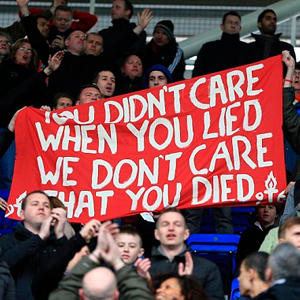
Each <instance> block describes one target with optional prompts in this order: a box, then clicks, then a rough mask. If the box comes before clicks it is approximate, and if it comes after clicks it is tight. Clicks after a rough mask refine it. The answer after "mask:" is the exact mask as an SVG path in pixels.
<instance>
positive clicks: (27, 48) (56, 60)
mask: <svg viewBox="0 0 300 300" xmlns="http://www.w3.org/2000/svg"><path fill="white" fill-rule="evenodd" d="M62 57H63V52H62V51H60V52H57V53H56V54H55V55H53V56H52V57H50V59H49V64H48V66H47V67H46V68H45V69H44V70H43V71H41V72H39V73H38V72H37V64H38V58H37V54H36V52H35V50H34V49H33V48H32V47H31V44H30V43H29V41H28V40H27V39H21V40H18V41H17V42H16V43H15V44H14V45H13V46H12V50H11V57H10V59H9V60H7V61H5V62H4V63H2V64H1V66H0V82H1V87H0V107H1V121H0V126H3V127H6V126H7V124H8V123H9V120H10V119H11V118H12V116H13V115H14V113H15V112H16V111H17V110H18V109H20V108H22V107H24V106H31V105H33V106H35V107H40V106H42V105H43V104H46V103H45V99H46V92H47V88H46V84H45V80H46V78H47V76H49V75H50V74H52V72H53V71H55V70H56V69H57V68H58V67H59V66H60V63H61V60H62Z"/></svg>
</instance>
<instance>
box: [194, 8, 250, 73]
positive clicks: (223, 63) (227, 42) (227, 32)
mask: <svg viewBox="0 0 300 300" xmlns="http://www.w3.org/2000/svg"><path fill="white" fill-rule="evenodd" d="M220 29H221V30H222V36H221V39H220V40H216V41H212V42H208V43H206V44H204V45H203V46H202V48H201V49H200V51H199V53H198V55H197V60H196V62H195V66H194V70H193V77H196V76H200V75H204V74H209V73H213V72H218V71H222V70H225V69H230V68H234V67H238V66H241V65H244V64H246V63H248V62H249V50H248V49H249V47H248V44H247V43H244V42H242V41H240V32H241V29H242V27H241V16H240V14H239V13H238V12H236V11H229V12H227V13H225V14H224V16H223V20H222V24H221V25H220Z"/></svg>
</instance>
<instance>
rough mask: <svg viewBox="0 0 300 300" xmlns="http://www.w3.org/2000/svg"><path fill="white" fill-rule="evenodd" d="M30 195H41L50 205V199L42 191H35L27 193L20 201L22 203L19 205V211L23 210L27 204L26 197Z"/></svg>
mask: <svg viewBox="0 0 300 300" xmlns="http://www.w3.org/2000/svg"><path fill="white" fill-rule="evenodd" d="M32 194H43V195H44V196H46V197H47V198H48V200H49V204H51V201H50V198H49V196H48V195H47V194H46V193H45V192H44V191H42V190H35V191H32V192H30V193H28V194H27V195H26V196H25V198H24V199H23V200H22V203H21V209H22V210H24V209H25V207H26V204H27V200H28V197H29V196H30V195H32Z"/></svg>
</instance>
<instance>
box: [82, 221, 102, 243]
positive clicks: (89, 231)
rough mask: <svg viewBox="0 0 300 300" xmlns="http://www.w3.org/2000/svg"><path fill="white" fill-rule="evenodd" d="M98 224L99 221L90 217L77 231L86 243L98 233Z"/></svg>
mask: <svg viewBox="0 0 300 300" xmlns="http://www.w3.org/2000/svg"><path fill="white" fill-rule="evenodd" d="M100 225H101V223H100V221H98V220H96V219H92V220H91V221H89V222H87V223H86V224H85V225H84V226H83V227H82V229H81V230H80V232H79V233H80V234H81V236H82V237H83V238H84V239H85V241H86V242H87V243H88V242H89V241H90V240H91V239H92V238H93V237H95V236H96V235H97V234H98V232H99V227H100Z"/></svg>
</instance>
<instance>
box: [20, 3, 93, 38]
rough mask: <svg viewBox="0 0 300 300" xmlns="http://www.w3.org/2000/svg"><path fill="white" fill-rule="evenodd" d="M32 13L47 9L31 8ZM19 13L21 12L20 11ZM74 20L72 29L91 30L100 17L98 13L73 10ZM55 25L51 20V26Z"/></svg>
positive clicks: (37, 13)
mask: <svg viewBox="0 0 300 300" xmlns="http://www.w3.org/2000/svg"><path fill="white" fill-rule="evenodd" d="M29 11H30V13H31V14H32V15H39V14H43V13H44V12H45V11H46V9H44V8H30V9H29ZM19 15H21V14H20V12H19ZM72 17H73V22H72V24H71V29H72V30H81V31H83V32H87V31H88V30H90V29H91V28H92V27H93V26H94V25H95V24H96V23H97V21H98V17H97V16H96V15H92V14H90V13H88V12H84V11H76V10H75V11H73V13H72ZM52 25H53V21H50V26H52Z"/></svg>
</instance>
